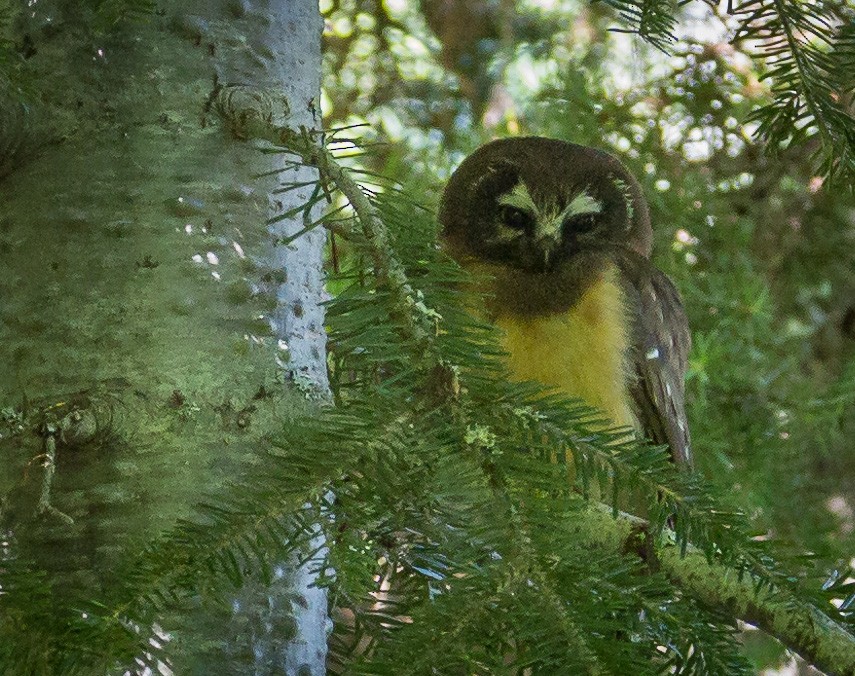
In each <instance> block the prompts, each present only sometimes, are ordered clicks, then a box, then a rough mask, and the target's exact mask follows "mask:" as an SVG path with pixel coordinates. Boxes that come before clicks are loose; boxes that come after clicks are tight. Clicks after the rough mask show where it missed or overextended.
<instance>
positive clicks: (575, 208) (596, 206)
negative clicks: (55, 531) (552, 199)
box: [558, 190, 603, 221]
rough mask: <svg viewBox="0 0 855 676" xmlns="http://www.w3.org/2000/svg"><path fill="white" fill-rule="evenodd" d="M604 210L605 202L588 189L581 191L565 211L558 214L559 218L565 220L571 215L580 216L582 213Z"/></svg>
mask: <svg viewBox="0 0 855 676" xmlns="http://www.w3.org/2000/svg"><path fill="white" fill-rule="evenodd" d="M602 210H603V203H602V202H601V201H600V200H598V199H594V198H593V197H591V196H590V195H589V194H588V192H587V191H586V190H583V191H582V192H580V193H579V194H578V195H576V197H574V198H573V201H572V202H570V204H568V205H567V206H566V207H564V211H562V212H561V213H560V214H559V215H558V220H559V221H563V220H564V219H566V218H569V217H570V216H578V215H580V214H599V213H600V212H602Z"/></svg>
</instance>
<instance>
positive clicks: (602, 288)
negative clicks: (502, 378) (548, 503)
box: [495, 267, 639, 429]
mask: <svg viewBox="0 0 855 676" xmlns="http://www.w3.org/2000/svg"><path fill="white" fill-rule="evenodd" d="M495 323H496V325H497V326H498V327H499V328H501V329H502V330H503V332H504V335H503V338H502V346H503V348H504V349H505V351H506V352H507V353H508V358H507V361H508V366H509V367H510V370H511V374H512V376H513V377H514V378H515V379H517V380H536V381H538V382H540V383H543V384H544V385H547V386H549V387H552V388H556V389H558V390H560V391H561V392H562V393H564V394H567V395H569V396H571V397H577V398H579V399H582V400H584V401H585V402H587V403H588V404H589V405H591V406H595V407H597V408H599V409H601V410H602V411H603V412H605V413H606V415H608V416H609V418H611V421H612V422H613V423H614V424H615V425H617V426H626V427H633V428H636V429H638V427H639V425H638V421H637V419H636V417H635V414H634V413H633V411H632V406H631V404H630V397H629V390H628V387H627V383H628V379H629V377H630V372H629V366H628V351H629V347H630V326H629V314H628V311H627V307H626V300H625V298H624V293H623V290H622V289H621V287H620V285H619V284H618V283H617V270H616V269H615V268H613V267H612V268H609V269H607V270H606V271H605V272H604V273H603V274H602V275H601V276H600V278H599V279H598V280H597V281H596V282H594V284H592V285H591V286H590V287H589V288H588V289H587V290H586V291H585V292H584V293H583V294H582V296H581V297H580V299H579V301H578V302H577V303H576V304H575V305H574V306H573V307H571V308H570V309H569V310H567V311H565V312H561V313H556V314H551V315H546V316H512V315H507V314H502V313H501V312H500V313H499V314H498V316H497V317H496V322H495Z"/></svg>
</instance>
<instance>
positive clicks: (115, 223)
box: [0, 0, 328, 673]
mask: <svg viewBox="0 0 855 676" xmlns="http://www.w3.org/2000/svg"><path fill="white" fill-rule="evenodd" d="M107 4H109V3H107ZM161 6H163V5H161ZM173 7H174V9H173ZM97 19H98V17H96V16H93V15H91V14H86V13H85V10H84V9H81V8H80V6H79V3H74V2H59V1H56V2H53V3H51V2H39V3H38V4H37V5H34V6H33V8H31V9H28V10H27V12H24V11H21V14H20V16H18V17H17V18H16V26H15V30H16V34H17V35H18V37H19V38H20V39H21V40H23V37H22V36H27V38H26V44H27V45H28V48H27V58H26V59H25V60H23V61H22V62H21V66H20V68H18V69H17V70H16V71H15V72H13V73H12V76H13V77H12V79H11V82H10V83H9V84H6V83H0V84H2V85H3V87H2V91H0V94H2V96H0V108H3V114H2V115H0V119H14V120H15V129H14V131H13V132H11V136H12V137H11V138H10V137H9V136H8V134H9V130H10V129H11V127H6V128H4V134H7V135H3V137H2V139H0V150H3V152H4V153H6V155H5V156H4V157H2V158H0V167H2V170H3V173H6V174H9V175H8V176H7V177H6V178H5V179H3V180H2V182H0V205H2V211H0V409H3V413H4V415H3V419H2V421H0V435H2V436H0V446H3V448H2V450H3V451H4V457H8V458H11V460H10V461H9V462H8V463H6V464H5V466H4V468H3V469H2V470H0V497H2V498H3V501H2V503H0V504H2V514H0V520H2V523H0V525H2V526H3V527H4V529H6V531H7V532H8V533H10V535H11V536H12V538H11V540H10V541H11V542H13V544H14V546H15V547H16V548H17V550H18V552H19V553H20V554H21V555H22V556H27V557H31V558H33V559H34V560H37V561H39V562H41V563H42V565H44V566H45V568H46V569H47V570H48V572H49V573H50V574H51V575H55V576H56V579H57V580H59V581H63V580H64V581H67V582H68V584H67V585H66V584H60V585H58V588H59V589H61V590H64V589H68V590H72V589H76V590H80V589H83V590H86V589H89V590H92V589H97V587H92V586H91V585H99V586H100V585H107V586H109V584H110V576H109V571H110V570H111V568H112V567H113V566H114V565H115V563H116V562H117V561H118V560H120V559H121V558H122V556H123V555H126V554H128V553H131V552H132V551H133V550H131V552H126V551H125V550H124V547H125V545H126V543H134V542H139V541H141V540H142V539H145V538H148V537H151V536H152V535H153V534H155V533H157V532H159V531H160V530H162V529H163V528H165V527H167V526H168V525H169V524H170V523H172V522H173V521H174V519H175V518H176V517H179V516H182V515H185V514H187V513H188V511H189V510H190V508H191V506H192V505H193V504H194V503H195V502H196V501H198V500H199V499H200V498H201V497H202V496H203V494H204V493H205V492H210V491H211V490H214V489H215V488H216V487H217V486H219V485H220V484H221V483H222V482H223V480H224V477H227V476H229V475H232V474H234V473H236V472H239V471H240V466H241V465H242V464H243V463H245V462H251V461H252V458H253V455H254V453H255V450H256V449H257V448H258V445H259V444H261V443H263V433H267V432H269V431H270V430H271V429H275V426H276V425H281V424H282V420H283V419H287V417H288V416H291V415H295V414H298V413H299V412H301V411H306V410H310V409H311V408H312V407H313V406H314V405H316V404H314V403H312V402H311V401H307V397H306V392H307V391H311V392H312V393H313V396H312V397H311V398H312V399H321V400H324V399H325V398H326V397H327V396H328V390H327V381H326V361H325V334H324V322H323V313H322V309H321V308H320V306H319V301H320V300H322V292H323V287H322V276H321V255H322V247H323V244H324V235H323V233H322V232H313V233H310V234H309V235H307V236H305V237H303V238H300V239H299V240H297V241H295V242H294V243H293V244H292V245H290V246H278V245H276V244H275V242H276V241H277V240H278V239H280V238H281V237H282V236H284V235H287V234H289V233H292V232H295V231H297V230H299V229H300V228H301V227H303V220H302V216H300V217H298V218H297V219H296V221H295V222H289V221H282V222H279V223H276V224H275V225H273V226H271V227H270V228H269V229H268V228H266V227H265V224H264V222H265V220H266V219H268V218H270V217H271V216H275V215H277V214H279V213H282V212H283V211H287V210H288V209H289V208H290V207H291V206H293V205H294V204H299V203H301V202H302V201H304V200H305V199H306V197H307V195H306V194H305V192H304V193H303V194H300V193H301V191H293V192H291V193H285V194H283V195H273V194H272V193H271V191H272V189H274V188H275V187H276V185H278V180H279V179H280V178H283V179H292V178H294V175H295V174H294V173H291V175H288V176H282V177H277V176H274V177H273V178H267V179H263V180H258V179H257V178H256V177H257V176H259V175H262V174H267V175H268V176H269V175H270V171H271V170H273V169H276V168H281V167H283V166H284V161H285V160H284V158H282V157H280V156H276V155H265V154H263V153H261V152H259V151H258V150H257V148H255V147H254V146H253V145H252V144H251V143H247V142H245V139H243V138H242V135H241V128H240V124H235V118H232V117H229V115H228V114H224V113H227V112H228V110H227V109H229V108H243V109H244V110H245V111H246V110H251V111H254V112H251V113H248V114H250V115H252V114H260V115H269V117H270V119H271V121H272V122H273V123H274V124H278V125H287V126H290V127H294V128H297V127H299V126H300V125H304V126H307V127H312V126H319V121H318V120H317V119H316V117H315V116H316V110H317V108H316V105H315V104H316V102H317V100H318V92H319V79H320V32H321V28H322V22H321V18H320V15H319V13H318V9H317V3H316V2H313V1H312V0H278V1H277V2H273V1H271V2H262V1H259V2H255V1H250V0H220V1H219V2H202V1H199V2H195V3H194V2H183V3H174V4H173V5H172V6H171V7H170V6H167V8H166V9H165V11H163V12H162V13H159V14H158V15H156V16H153V17H149V18H148V19H145V20H143V21H140V22H134V21H130V22H128V21H121V22H119V23H117V24H115V25H113V24H110V27H109V30H108V31H107V32H99V31H98V30H94V29H93V25H94V24H95V22H96V20H97ZM21 92H23V94H21ZM21 98H23V99H24V104H23V105H20V104H19V103H18V102H17V101H18V99H21ZM7 102H12V103H8V104H7ZM11 106H16V107H15V108H12V107H11ZM222 119H225V120H227V122H225V123H223V122H222ZM10 148H11V149H12V150H11V151H9V152H8V153H7V152H6V151H7V150H8V149H10ZM296 175H297V176H298V177H299V178H300V179H302V180H310V179H311V178H312V177H313V176H315V172H314V170H308V169H299V170H297V171H296ZM307 190H309V191H310V189H307ZM265 290H269V291H271V292H272V294H265V293H264V291H265ZM271 295H272V296H275V299H272V298H271ZM271 326H272V327H273V332H274V336H272V337H271V335H270V327H271ZM277 362H278V365H277ZM283 374H284V375H285V377H284V378H283ZM283 380H285V381H292V380H296V381H298V384H299V387H297V388H290V387H289V388H284V389H283V388H281V387H280V386H279V385H280V384H281V383H282V382H283ZM81 419H82V420H84V421H91V424H90V425H89V426H88V427H86V426H83V425H81V423H80V422H79V420H81ZM75 421H77V422H75ZM46 430H54V431H52V432H51V431H46ZM81 430H82V431H81ZM48 447H50V448H53V449H54V451H55V453H54V455H55V463H53V462H52V463H51V466H50V467H49V468H45V470H44V471H41V470H38V465H39V463H40V462H41V460H38V461H37V460H36V459H37V458H42V457H44V456H45V449H46V448H48ZM33 467H35V468H36V469H35V470H34V469H33ZM48 470H49V471H48ZM318 544H320V543H318ZM288 568H289V566H283V567H282V571H283V573H284V576H283V580H282V582H281V584H282V585H283V586H282V588H281V589H279V590H278V591H277V590H266V591H265V592H264V593H263V594H262V599H263V604H264V612H263V614H262V615H263V620H264V621H263V622H262V625H261V629H262V630H261V631H260V630H259V627H258V626H255V627H253V625H252V623H250V624H249V625H247V623H246V622H244V623H243V624H241V623H240V622H238V623H237V624H238V625H241V626H247V627H249V631H250V634H251V637H250V638H251V641H252V643H253V645H252V649H251V651H250V654H247V653H246V652H242V651H241V650H240V649H238V648H236V647H235V646H236V645H238V644H240V639H239V638H237V637H222V636H218V637H217V638H229V639H232V638H234V640H232V641H231V645H230V647H229V648H228V651H229V652H231V653H232V655H233V657H234V659H235V660H236V661H237V662H236V663H244V664H245V663H246V660H249V662H250V663H254V664H255V670H256V672H257V673H265V672H269V671H275V672H277V673H281V672H282V671H286V672H288V673H294V672H296V671H297V670H298V669H300V668H302V669H303V670H304V673H308V672H311V673H323V668H324V667H323V663H324V655H325V628H326V597H325V595H324V594H322V593H318V592H317V590H308V587H307V585H308V584H310V582H311V577H309V579H308V580H307V579H306V576H305V574H306V571H305V570H304V571H301V572H300V573H299V574H298V575H297V577H296V578H295V579H294V580H293V581H292V580H289V579H286V578H290V574H289V572H288ZM293 585H297V587H294V586H293ZM295 589H296V597H297V599H298V602H297V603H296V604H294V605H293V608H294V609H296V610H298V611H299V612H298V614H297V616H296V617H294V616H291V607H290V606H285V607H283V606H282V605H276V604H274V605H275V607H271V605H270V604H271V601H270V599H272V598H273V597H276V598H279V599H286V598H287V599H288V600H289V603H290V601H292V600H293V599H294V598H295V597H294V594H295ZM59 593H60V594H62V593H63V592H62V591H60V592H59ZM268 597H269V598H268ZM242 598H243V597H242ZM238 605H240V606H241V608H243V609H244V610H242V611H241V612H246V613H249V614H250V615H251V616H252V617H253V618H257V617H261V616H262V615H259V614H258V612H257V611H258V609H257V608H256V609H255V611H253V610H252V609H251V608H247V605H246V600H245V599H244V601H243V602H242V604H238ZM253 612H256V614H255V615H252V613H253ZM283 618H284V619H283ZM292 621H293V622H296V625H295V626H296V627H297V629H298V632H299V635H298V636H297V638H296V639H295V640H294V641H290V640H289V639H291V638H293V636H294V632H293V631H290V630H288V631H284V630H283V631H282V632H281V633H280V635H279V636H275V635H274V634H275V632H276V630H275V629H273V628H274V627H277V626H279V627H282V626H283V623H284V625H288V626H291V624H290V623H291V622H292ZM253 622H254V620H253ZM235 626H237V625H234V626H232V627H231V629H230V630H229V631H231V630H233V629H234V627H235ZM165 628H166V629H167V630H168V627H165ZM216 630H217V631H219V632H222V631H223V629H222V626H218V627H216ZM306 670H308V672H306Z"/></svg>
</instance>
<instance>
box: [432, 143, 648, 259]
mask: <svg viewBox="0 0 855 676" xmlns="http://www.w3.org/2000/svg"><path fill="white" fill-rule="evenodd" d="M439 220H440V223H441V224H442V226H443V234H444V236H445V237H446V238H447V239H448V240H449V241H450V242H452V243H453V245H454V246H455V247H456V248H458V249H461V250H462V251H463V252H465V253H467V254H470V255H474V256H476V257H478V258H480V259H483V260H487V261H490V262H494V263H498V264H502V265H507V266H510V267H512V268H516V269H520V270H523V271H527V272H533V273H542V272H551V271H555V270H559V269H560V268H561V267H562V265H563V264H565V263H566V262H568V261H570V260H572V259H573V257H574V256H576V255H577V254H580V253H585V252H588V251H591V250H597V249H602V248H603V247H622V248H625V249H629V250H631V251H634V252H635V253H637V254H639V255H641V256H643V257H645V258H647V257H649V256H650V248H651V242H652V233H651V229H650V220H649V217H648V211H647V204H646V203H645V201H644V198H643V197H642V195H641V189H640V187H639V185H638V182H637V181H636V180H635V178H633V176H632V175H631V174H630V173H629V172H628V171H627V170H626V168H625V167H624V166H623V165H622V164H621V163H620V162H619V161H618V160H617V159H616V158H614V157H613V156H611V155H609V154H608V153H605V152H603V151H601V150H596V149H594V148H588V147H585V146H580V145H576V144H574V143H567V142H565V141H559V140H555V139H547V138H540V137H522V138H510V139H501V140H498V141H493V142H491V143H488V144H486V145H484V146H481V147H480V148H479V149H478V150H476V151H475V152H474V153H472V154H471V155H470V156H469V157H467V158H466V159H465V160H464V161H463V163H462V164H461V165H460V166H459V167H458V168H457V170H456V171H455V172H454V174H453V175H452V177H451V179H450V180H449V182H448V185H447V186H446V188H445V192H444V194H443V198H442V203H441V206H440V211H439Z"/></svg>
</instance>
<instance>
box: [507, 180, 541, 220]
mask: <svg viewBox="0 0 855 676" xmlns="http://www.w3.org/2000/svg"><path fill="white" fill-rule="evenodd" d="M498 202H499V204H501V205H502V206H508V207H516V208H517V209H522V210H523V211H527V212H528V213H530V214H532V215H535V216H536V215H538V214H539V213H540V212H539V210H538V208H537V205H536V204H535V203H534V200H533V199H532V198H531V195H530V194H529V192H528V187H527V186H526V184H525V183H523V182H522V181H520V182H519V183H517V184H516V185H515V186H514V187H513V188H512V189H511V190H509V191H508V192H506V193H505V194H504V195H501V196H500V197H499V200H498Z"/></svg>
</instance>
